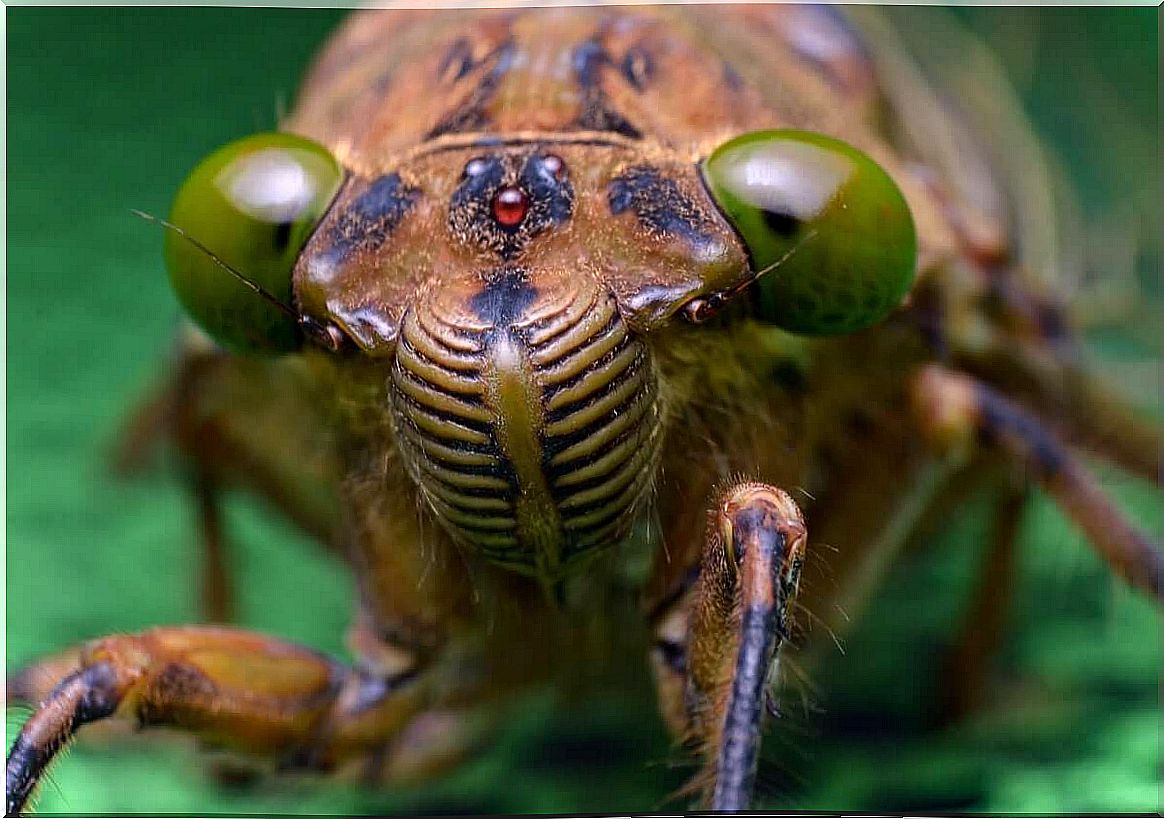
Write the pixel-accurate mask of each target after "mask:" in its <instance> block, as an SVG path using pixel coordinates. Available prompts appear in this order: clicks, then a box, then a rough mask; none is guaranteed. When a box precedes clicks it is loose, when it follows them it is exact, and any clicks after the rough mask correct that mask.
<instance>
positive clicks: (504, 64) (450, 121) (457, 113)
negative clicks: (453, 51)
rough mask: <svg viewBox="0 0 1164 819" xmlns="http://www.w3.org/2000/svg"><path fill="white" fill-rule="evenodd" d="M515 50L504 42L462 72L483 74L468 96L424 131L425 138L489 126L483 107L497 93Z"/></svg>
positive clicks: (509, 43)
mask: <svg viewBox="0 0 1164 819" xmlns="http://www.w3.org/2000/svg"><path fill="white" fill-rule="evenodd" d="M516 51H517V46H516V45H515V44H514V42H513V41H512V40H507V41H506V42H504V43H502V44H501V45H499V46H498V47H497V48H495V49H493V51H491V52H489V54H487V55H486V56H485V57H484V58H483V59H482V60H481V62H480V63H478V64H476V65H472V66H470V67H469V68H468V69H467V71H466V73H468V72H470V71H475V70H481V71H483V72H484V73H483V74H482V76H481V80H480V82H478V83H477V86H476V87H475V88H474V89H473V90H472V91H470V92H469V94H468V96H466V97H465V98H464V99H463V100H462V101H461V102H460V103H458V104H457V105H456V106H455V107H454V108H453V109H452V110H451V111H449V112H448V113H447V114H445V115H444V116H443V117H441V119H440V121H439V122H438V123H437V124H436V125H435V126H433V128H432V130H431V131H429V132H428V134H427V138H428V139H432V138H433V137H438V136H441V135H442V134H457V133H463V132H465V131H480V130H483V129H484V128H485V127H486V126H487V125H488V124H489V114H488V113H487V112H486V110H485V107H486V106H487V105H488V104H489V101H490V100H491V99H493V95H494V94H496V93H497V88H498V87H499V86H500V85H501V78H502V77H504V76H505V73H506V72H507V71H509V67H510V66H511V65H512V64H513V57H514V54H515V53H516Z"/></svg>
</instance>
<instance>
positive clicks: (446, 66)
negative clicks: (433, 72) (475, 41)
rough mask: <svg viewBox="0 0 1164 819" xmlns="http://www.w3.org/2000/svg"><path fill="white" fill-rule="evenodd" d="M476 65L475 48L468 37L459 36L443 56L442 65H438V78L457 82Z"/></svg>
mask: <svg viewBox="0 0 1164 819" xmlns="http://www.w3.org/2000/svg"><path fill="white" fill-rule="evenodd" d="M475 65H476V63H474V61H473V48H472V46H471V45H470V44H469V40H468V38H466V37H458V38H457V39H456V40H454V41H453V43H452V45H450V46H449V48H448V50H447V51H446V52H445V56H443V57H442V58H441V62H440V65H439V66H437V79H440V80H443V81H445V82H456V81H457V80H459V79H462V78H463V77H465V75H467V74H468V73H469V72H470V71H472V70H473V67H474V66H475Z"/></svg>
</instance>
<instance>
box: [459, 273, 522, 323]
mask: <svg viewBox="0 0 1164 819" xmlns="http://www.w3.org/2000/svg"><path fill="white" fill-rule="evenodd" d="M537 295H538V291H537V289H536V288H535V287H534V286H533V285H532V284H530V283H529V279H528V278H527V277H526V273H525V271H524V270H522V269H521V268H520V267H509V266H506V267H503V268H501V269H499V270H496V271H494V272H493V273H491V274H490V275H489V277H488V280H487V281H486V283H485V286H484V287H483V288H482V289H481V291H480V292H479V293H477V294H476V295H475V296H473V298H472V299H471V300H470V301H469V306H470V307H471V308H472V309H473V312H474V313H476V314H477V317H478V318H480V319H481V320H482V321H487V322H489V323H490V324H492V325H493V326H494V327H495V328H497V329H499V330H507V329H509V328H510V327H511V326H512V325H513V322H514V321H516V320H517V319H518V318H520V317H521V315H522V313H524V312H525V310H526V309H527V308H528V307H529V306H530V305H531V304H533V302H534V299H536V298H537Z"/></svg>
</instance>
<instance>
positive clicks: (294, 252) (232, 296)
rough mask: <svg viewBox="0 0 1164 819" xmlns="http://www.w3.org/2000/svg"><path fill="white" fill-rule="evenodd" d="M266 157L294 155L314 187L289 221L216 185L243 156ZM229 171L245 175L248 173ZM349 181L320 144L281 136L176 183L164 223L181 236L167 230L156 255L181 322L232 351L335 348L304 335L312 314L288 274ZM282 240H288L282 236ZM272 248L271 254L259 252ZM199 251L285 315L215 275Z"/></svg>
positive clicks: (209, 162)
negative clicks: (269, 217) (259, 211)
mask: <svg viewBox="0 0 1164 819" xmlns="http://www.w3.org/2000/svg"><path fill="white" fill-rule="evenodd" d="M272 150H281V151H283V152H284V153H285V154H286V155H288V156H290V157H292V166H294V167H296V168H299V169H300V172H301V173H302V174H303V180H306V182H305V184H309V185H310V186H311V187H312V188H313V189H312V190H311V191H310V192H309V193H308V194H307V195H306V198H305V200H304V202H303V204H302V206H301V208H300V210H299V211H298V215H297V216H296V217H295V218H294V219H292V220H290V221H283V222H276V221H264V220H263V219H261V218H256V217H255V216H254V214H253V213H251V212H248V211H247V210H245V209H244V208H243V207H240V206H239V205H238V204H237V203H236V202H235V201H232V200H231V198H230V196H229V194H228V193H227V192H226V190H225V189H224V188H223V186H222V184H221V183H222V180H223V178H224V177H229V175H230V170H231V166H240V165H245V163H246V161H247V160H248V159H250V158H252V157H254V156H256V155H258V154H260V153H262V152H264V151H272ZM235 170H236V171H238V172H239V173H243V172H244V171H245V170H246V169H245V168H241V169H240V168H236V169H235ZM349 179H350V174H349V172H348V171H347V169H346V168H344V166H343V165H342V164H341V163H340V161H339V160H338V159H337V158H336V157H335V155H334V154H333V153H332V152H331V151H330V150H329V149H328V148H327V147H326V146H324V145H322V144H320V143H318V142H315V141H314V140H312V139H310V138H308V137H304V136H301V135H299V134H293V133H290V132H285V131H265V132H258V133H255V134H249V135H247V136H244V137H241V138H239V139H236V140H232V141H231V142H228V143H226V144H224V145H222V146H220V147H219V148H217V149H216V150H214V151H212V152H211V153H210V154H207V155H206V156H205V157H203V159H202V160H201V161H200V162H199V163H198V164H197V165H195V166H194V168H193V169H191V171H190V172H189V173H188V174H187V175H186V177H185V178H184V179H183V182H182V184H181V186H180V187H179V189H178V191H177V193H176V194H175V196H174V200H173V203H172V205H171V209H170V222H171V223H172V224H173V225H175V226H177V227H178V228H180V229H181V231H184V232H185V234H187V237H188V238H187V237H183V236H182V235H180V233H179V231H167V232H166V238H165V245H164V251H163V255H164V258H165V263H166V265H165V266H166V271H167V275H168V278H169V280H170V285H171V288H172V289H173V291H174V294H175V296H176V297H177V299H178V301H179V303H180V304H181V305H182V307H183V309H184V311H185V313H186V315H187V316H188V317H189V318H190V319H191V320H192V321H194V322H195V323H196V324H197V325H198V326H199V327H200V328H201V329H202V330H203V331H204V332H206V333H207V334H208V335H209V336H210V337H211V338H212V339H214V341H215V342H216V343H218V344H220V345H222V346H224V347H226V348H227V349H230V350H231V351H233V352H236V353H242V354H259V355H264V354H265V355H271V354H280V353H286V352H294V351H296V350H299V349H301V348H302V347H303V346H304V344H305V343H316V344H318V345H319V346H322V347H323V348H324V349H333V348H335V347H336V345H335V344H334V343H323V342H324V339H322V337H320V338H316V336H315V334H313V333H311V332H309V331H308V329H307V322H309V321H310V319H309V317H307V316H304V315H302V314H301V313H300V312H299V311H298V310H297V309H296V307H295V304H294V302H295V299H294V290H293V273H294V270H295V267H296V264H297V262H298V259H299V257H300V255H301V254H302V252H303V249H304V248H305V247H306V246H307V243H308V242H309V241H310V239H311V237H312V236H313V235H314V233H315V231H316V230H317V229H318V228H319V226H320V225H321V224H322V222H323V221H324V219H325V217H326V215H327V213H328V212H329V211H330V210H331V208H332V207H333V206H334V204H335V202H336V201H337V200H338V198H339V194H340V192H341V191H342V190H343V187H344V185H346V184H347V182H348V180H349ZM286 181H287V180H284V182H286ZM301 181H302V180H301ZM285 226H287V227H285ZM281 233H286V234H288V235H287V236H286V237H280V234H281ZM191 239H193V240H196V241H190V240H191ZM198 245H202V246H203V249H199V247H198ZM270 248H273V252H264V251H265V250H269V249H270ZM206 250H209V251H211V252H213V253H214V254H215V255H217V256H219V257H220V259H221V261H222V263H223V264H224V265H225V266H228V267H230V268H233V269H234V270H235V271H236V273H237V274H238V275H239V276H240V277H241V278H243V279H246V280H247V281H248V282H250V284H251V285H254V286H256V287H258V288H260V289H262V290H263V291H266V292H267V293H268V294H269V295H270V296H271V297H272V299H274V300H275V301H278V302H280V303H281V304H283V305H284V306H285V307H286V308H287V310H282V309H280V308H278V307H276V306H275V305H274V304H272V303H270V300H268V299H266V298H265V297H263V296H260V295H259V294H258V293H256V292H254V290H253V289H252V288H251V287H248V286H247V285H246V284H244V283H243V282H242V281H239V280H238V279H236V278H235V277H233V276H231V275H230V274H229V273H227V271H225V270H222V269H221V267H220V265H219V264H217V263H215V262H214V261H212V259H211V258H209V257H208V254H207V253H206ZM211 268H213V270H212V269H211ZM288 311H290V312H288ZM293 316H294V317H293ZM316 323H318V321H317V320H316ZM332 341H334V340H332Z"/></svg>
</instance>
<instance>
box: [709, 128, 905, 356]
mask: <svg viewBox="0 0 1164 819" xmlns="http://www.w3.org/2000/svg"><path fill="white" fill-rule="evenodd" d="M765 142H768V143H774V144H778V143H791V144H801V145H810V146H813V147H816V148H818V149H821V150H822V151H828V152H837V153H839V154H840V155H841V156H843V157H844V158H845V159H846V160H848V161H849V162H850V163H852V165H853V168H854V171H853V173H851V174H850V175H849V176H848V177H846V179H845V180H844V181H843V182H842V183H841V184H840V185H838V186H837V188H836V191H835V192H834V193H833V194H832V195H831V196H830V197H829V198H827V199H826V200H824V202H825V203H824V205H823V206H822V207H821V208H820V209H819V210H818V212H817V213H816V215H815V216H814V217H812V219H810V220H808V221H804V222H802V223H801V224H800V226H799V228H798V230H799V231H800V233H801V234H802V235H801V238H802V239H803V238H804V236H803V233H804V228H805V227H806V226H810V225H812V224H814V221H815V220H817V219H820V218H822V217H823V218H824V219H825V222H824V224H826V225H827V222H828V220H829V219H830V218H832V217H833V216H835V215H836V209H835V206H836V203H837V202H838V201H839V200H840V199H841V198H842V197H844V196H846V195H847V194H846V191H848V189H849V188H850V186H851V185H861V184H864V185H865V186H866V187H872V188H874V189H876V188H880V189H881V192H882V193H883V194H886V196H885V198H883V199H881V200H880V201H874V202H871V203H870V202H865V201H864V200H863V199H862V198H861V196H859V195H853V196H852V201H849V200H847V201H845V202H844V203H843V206H842V207H841V208H840V210H841V212H845V213H848V212H850V210H851V211H858V212H861V213H863V214H864V215H866V216H867V215H869V214H872V213H873V211H874V210H875V209H876V210H879V211H881V212H883V213H884V212H887V211H888V212H890V213H891V214H892V216H893V217H895V219H896V221H897V222H898V223H899V224H898V225H897V235H895V236H894V237H893V242H896V244H895V245H894V244H893V242H885V243H878V244H877V245H869V246H868V247H874V248H876V247H880V246H882V244H884V245H885V246H886V247H890V246H892V247H893V248H896V249H895V250H892V249H891V250H887V251H886V252H885V253H883V254H882V255H883V256H889V255H893V254H896V256H897V257H898V259H897V263H896V264H893V265H885V266H884V267H885V270H884V271H883V272H882V273H879V274H877V275H876V276H867V277H866V278H867V279H868V280H871V281H872V284H873V285H874V286H875V287H873V288H870V289H871V290H877V289H879V290H880V291H881V292H880V294H879V299H880V303H879V304H878V305H877V306H876V309H872V308H870V307H869V302H870V301H871V297H870V295H869V294H868V293H866V300H865V304H864V309H863V310H861V309H859V310H856V311H854V312H853V313H851V314H849V317H848V321H847V322H844V323H842V324H840V325H838V324H835V323H834V324H830V325H820V324H815V323H813V322H812V321H810V320H808V319H807V318H805V317H804V316H801V317H797V316H796V315H795V313H794V312H793V311H792V310H791V308H789V307H782V306H780V305H779V304H778V303H777V306H776V307H775V308H773V302H774V301H775V300H776V299H777V298H778V297H779V296H780V295H786V293H785V294H776V293H773V292H770V291H772V290H774V289H778V288H774V287H773V285H774V284H775V283H776V282H777V281H781V277H775V276H772V274H773V273H774V272H775V271H776V270H777V269H779V268H780V267H782V266H783V265H784V264H785V262H786V261H787V259H785V258H782V252H787V251H788V250H790V249H794V248H790V247H789V246H787V245H786V246H785V247H784V248H782V249H781V252H775V253H769V258H770V259H771V260H769V259H764V261H763V262H762V263H761V262H760V261H758V257H763V255H764V251H766V250H767V248H768V247H769V246H771V245H772V244H773V241H772V234H773V233H774V231H772V230H771V229H770V228H769V227H768V226H767V225H765V226H764V230H765V233H764V234H762V235H759V236H757V235H754V234H753V233H752V231H754V229H755V222H757V221H762V220H763V216H764V215H767V214H764V215H758V214H760V209H759V208H758V207H757V206H755V205H753V204H751V203H749V202H744V201H743V199H742V197H740V196H738V195H737V194H735V193H734V192H733V191H731V190H729V189H727V187H726V185H725V183H724V182H723V180H722V178H717V176H718V175H717V173H716V171H715V170H714V167H713V165H714V163H715V162H717V161H720V160H721V159H722V157H724V156H725V155H726V154H728V153H729V152H730V151H732V150H736V149H739V148H747V147H754V146H756V145H757V144H762V143H765ZM697 168H698V171H699V177H700V180H701V182H702V183H703V185H704V188H705V189H706V190H707V193H708V196H709V197H710V199H711V201H712V202H713V203H714V204H715V206H716V208H717V210H718V211H719V213H720V215H721V216H722V218H723V219H724V221H725V222H726V223H727V224H728V225H729V226H730V227H731V228H732V230H733V231H734V233H735V234H736V236H737V237H738V239H739V241H740V244H741V246H742V247H743V248H744V249H745V251H746V252H747V255H748V260H749V265H750V267H751V271H750V272H751V274H752V278H751V279H750V280H749V281H748V282H747V283H746V284H745V285H744V286H741V287H739V288H736V289H735V290H733V291H732V292H731V293H730V294H727V296H726V298H725V299H724V301H727V300H728V299H732V298H734V297H735V296H737V295H739V294H740V293H743V292H747V293H749V294H750V295H751V296H752V298H753V302H754V304H755V312H756V313H757V314H758V315H761V316H762V318H761V320H763V321H766V322H768V323H770V324H772V325H774V326H776V327H779V328H781V329H783V330H786V331H788V332H791V333H795V334H798V335H804V336H818V337H832V336H842V335H849V334H852V333H855V332H859V331H861V330H864V329H867V328H869V327H872V326H875V325H877V324H879V323H881V322H883V321H884V320H885V319H886V318H888V317H889V316H890V315H891V314H892V313H893V312H894V310H896V309H897V308H899V307H900V306H901V304H902V301H903V300H904V299H905V297H906V296H907V295H908V293H909V292H910V290H911V289H912V287H913V284H914V282H915V281H916V278H917V262H918V236H917V225H916V221H915V219H914V217H913V212H912V210H911V209H910V207H909V203H908V201H907V200H906V198H905V194H904V192H903V191H902V189H901V186H900V185H898V183H897V181H896V180H895V179H894V178H893V177H892V176H890V174H889V172H888V171H887V170H886V169H885V168H884V167H883V166H882V165H881V164H880V163H878V162H877V161H876V160H874V159H873V158H872V157H871V156H869V155H868V154H867V153H865V152H864V151H861V150H860V149H859V148H857V147H855V146H854V145H851V144H850V143H847V142H845V141H843V140H840V139H837V138H836V137H832V136H830V135H828V134H824V133H821V132H817V131H806V130H802V129H795V128H774V129H760V130H756V131H747V132H744V133H742V134H738V135H736V136H734V137H732V138H730V139H728V140H726V141H724V142H723V143H721V144H720V145H719V146H717V147H716V148H715V150H713V151H712V152H711V153H710V154H709V155H708V156H706V157H704V158H703V159H702V160H700V161H699V162H698V163H697ZM854 180H855V181H854ZM870 180H872V184H871V185H870V184H869V182H870ZM865 193H866V194H867V191H866V192H865ZM854 202H856V203H857V204H861V205H862V207H855V208H850V205H852V204H853V203H854ZM866 205H867V206H866ZM748 208H750V209H751V210H750V211H748V210H747V209H748ZM741 211H742V213H741ZM852 218H853V217H852V216H850V219H852ZM842 238H844V237H842ZM848 238H849V241H852V240H853V239H852V237H851V236H850V237H848ZM758 247H759V251H758ZM819 252H820V251H819V250H818V253H819ZM856 255H857V256H860V255H861V254H856ZM865 255H867V256H869V255H875V254H870V253H868V252H867V253H866V254H865ZM772 257H774V258H772ZM817 275H818V276H819V275H820V274H819V273H818V274H817ZM783 281H788V277H783ZM761 282H763V284H761ZM824 282H825V284H829V283H830V282H828V280H827V277H826V278H825V280H824ZM794 284H798V285H799V286H800V287H802V288H803V283H797V282H794ZM753 285H755V286H753ZM761 288H763V289H761ZM780 289H783V290H785V291H787V290H788V289H789V288H788V286H784V287H783V288H780ZM764 311H768V312H767V314H765V313H764Z"/></svg>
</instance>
